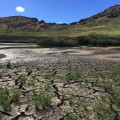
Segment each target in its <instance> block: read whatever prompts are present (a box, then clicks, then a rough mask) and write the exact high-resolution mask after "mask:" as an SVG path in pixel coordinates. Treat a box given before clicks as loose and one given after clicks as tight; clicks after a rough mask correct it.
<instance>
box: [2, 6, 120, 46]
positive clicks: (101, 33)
mask: <svg viewBox="0 0 120 120" xmlns="http://www.w3.org/2000/svg"><path fill="white" fill-rule="evenodd" d="M119 35H120V5H115V6H112V7H110V8H108V9H106V10H105V11H102V12H101V13H98V14H97V15H94V16H91V17H89V18H85V19H82V20H80V21H78V22H73V23H70V24H56V23H46V22H45V21H44V20H41V21H38V20H37V19H36V18H29V17H25V16H11V17H4V18H0V41H1V42H6V41H9V42H15V41H17V40H18V41H19V42H35V41H36V40H37V41H38V40H41V39H43V37H44V38H47V39H48V38H49V39H53V37H55V38H54V39H61V38H62V39H63V38H64V39H66V38H67V39H74V40H76V39H78V38H79V39H80V40H81V38H82V40H83V37H84V38H85V39H86V37H87V41H90V40H91V41H92V40H93V41H95V40H98V39H99V41H100V40H101V39H104V40H107V42H109V41H111V40H112V42H113V41H114V42H115V41H116V42H117V44H118V42H119V44H120V37H119ZM56 37H57V38H56ZM98 37H99V38H98ZM93 38H94V39H93ZM16 39H17V40H16ZM26 39H27V41H26ZM28 39H29V40H28ZM11 40H12V41H11ZM58 41H59V40H58ZM60 41H61V40H60ZM97 42H98V41H97ZM105 42H106V41H105ZM90 43H91V42H90ZM58 44H59V43H58ZM115 45H116V44H115Z"/></svg>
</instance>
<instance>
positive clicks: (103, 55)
mask: <svg viewBox="0 0 120 120" xmlns="http://www.w3.org/2000/svg"><path fill="white" fill-rule="evenodd" d="M20 45H21V44H20ZM20 45H17V46H15V47H20ZM4 46H5V44H3V48H4ZM11 46H13V45H11V44H10V45H9V47H11ZM21 46H22V45H21ZM24 46H25V45H24ZM6 47H7V45H6V46H5V48H4V49H3V48H2V49H0V53H1V54H5V55H6V57H5V58H2V59H0V62H5V61H9V60H10V61H12V62H17V61H21V60H22V61H33V60H36V59H38V57H40V55H46V54H69V55H77V56H85V57H90V58H91V57H92V58H98V59H109V60H113V61H120V50H119V48H120V47H106V48H102V47H99V48H98V47H80V48H78V47H77V48H34V49H33V48H10V49H6ZM26 47H30V45H27V46H26Z"/></svg>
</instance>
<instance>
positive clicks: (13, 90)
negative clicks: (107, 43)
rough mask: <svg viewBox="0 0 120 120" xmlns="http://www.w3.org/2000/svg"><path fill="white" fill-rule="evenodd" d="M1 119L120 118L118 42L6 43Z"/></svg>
mask: <svg viewBox="0 0 120 120" xmlns="http://www.w3.org/2000/svg"><path fill="white" fill-rule="evenodd" d="M0 54H5V55H6V57H4V58H2V59H0V119H3V120H120V47H106V48H103V47H85V46H84V47H79V48H78V47H77V48H37V46H36V45H30V44H29V45H28V44H27V46H26V45H24V44H17V45H16V44H9V45H8V44H7V45H6V44H2V45H1V47H0Z"/></svg>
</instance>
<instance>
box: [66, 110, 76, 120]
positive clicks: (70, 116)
mask: <svg viewBox="0 0 120 120" xmlns="http://www.w3.org/2000/svg"><path fill="white" fill-rule="evenodd" d="M65 120H76V115H75V113H73V112H69V111H68V112H67V113H66V119H65Z"/></svg>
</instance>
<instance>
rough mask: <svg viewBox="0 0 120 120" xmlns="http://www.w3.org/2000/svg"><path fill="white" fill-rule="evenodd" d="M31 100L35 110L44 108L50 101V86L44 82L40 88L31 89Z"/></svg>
mask: <svg viewBox="0 0 120 120" xmlns="http://www.w3.org/2000/svg"><path fill="white" fill-rule="evenodd" d="M33 102H34V106H35V110H37V111H39V110H40V109H46V108H47V107H49V106H50V103H51V93H50V86H49V85H48V84H46V85H45V86H44V87H43V89H42V90H39V91H35V90H33Z"/></svg>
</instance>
